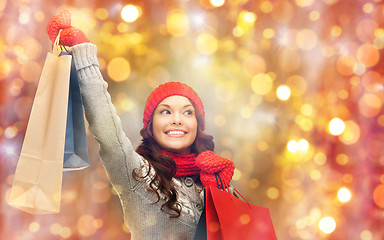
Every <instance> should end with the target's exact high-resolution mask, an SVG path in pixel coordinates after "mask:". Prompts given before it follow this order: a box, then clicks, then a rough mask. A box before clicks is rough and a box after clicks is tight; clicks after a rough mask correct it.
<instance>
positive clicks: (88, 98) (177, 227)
mask: <svg viewBox="0 0 384 240" xmlns="http://www.w3.org/2000/svg"><path fill="white" fill-rule="evenodd" d="M72 52H73V57H74V60H75V64H76V68H77V71H78V75H79V83H80V89H81V94H82V98H83V103H84V109H85V115H86V118H87V120H88V123H89V131H90V132H91V133H92V134H93V135H94V136H95V138H96V140H97V141H98V143H99V144H100V149H99V155H100V159H101V161H102V163H103V166H104V168H105V170H106V172H107V175H108V178H109V180H110V181H111V183H112V186H113V187H114V189H115V190H116V192H117V193H118V196H119V198H120V201H121V205H122V208H123V211H124V222H125V224H126V225H127V226H128V228H129V229H130V231H131V233H132V239H145V240H152V239H161V240H164V239H168V240H169V239H192V238H193V236H194V232H195V228H196V226H197V222H198V220H199V217H200V215H201V211H202V210H203V200H202V194H201V192H202V186H201V185H199V184H196V183H195V181H194V180H193V179H192V178H190V177H182V178H173V184H174V185H175V187H176V190H177V192H178V202H180V204H181V206H182V212H181V216H180V217H178V218H170V217H169V215H167V214H165V213H164V212H162V211H161V210H160V207H161V205H162V204H163V203H164V202H165V196H164V195H162V194H160V196H161V200H160V201H159V202H158V203H157V204H151V203H153V202H155V201H156V200H157V197H156V195H155V194H154V193H152V192H149V191H148V190H147V189H148V182H149V181H150V180H151V178H153V172H152V173H151V174H150V176H148V177H147V178H146V179H145V181H144V182H143V181H137V180H136V179H135V178H134V177H133V175H132V171H133V170H134V169H139V170H140V171H142V172H144V171H146V170H147V169H148V164H149V163H148V161H147V160H145V159H143V158H142V157H141V156H140V155H139V154H137V153H136V152H135V150H134V149H133V147H132V144H131V142H130V141H129V139H128V138H127V137H126V135H125V133H124V132H123V130H122V126H121V122H120V118H119V117H118V116H117V114H116V110H115V107H114V106H113V104H112V101H111V96H110V95H109V93H108V91H107V87H108V84H107V83H106V82H105V81H104V79H103V77H102V75H101V73H100V70H99V64H98V60H97V48H96V46H95V45H93V44H91V43H83V44H79V45H76V46H74V47H72Z"/></svg>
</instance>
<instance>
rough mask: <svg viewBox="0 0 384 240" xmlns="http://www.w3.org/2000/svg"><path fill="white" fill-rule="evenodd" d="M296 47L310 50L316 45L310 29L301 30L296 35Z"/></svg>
mask: <svg viewBox="0 0 384 240" xmlns="http://www.w3.org/2000/svg"><path fill="white" fill-rule="evenodd" d="M296 43H297V46H298V47H299V48H301V49H304V50H311V49H312V48H314V47H315V46H316V45H317V35H316V33H315V32H314V31H313V30H311V29H303V30H301V31H299V32H298V33H297V35H296Z"/></svg>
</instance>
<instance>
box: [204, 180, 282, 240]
mask: <svg viewBox="0 0 384 240" xmlns="http://www.w3.org/2000/svg"><path fill="white" fill-rule="evenodd" d="M238 194H239V193H238ZM239 195H240V194H239ZM205 204H206V206H205V210H206V226H207V239H208V240H216V239H223V240H226V239H230V240H236V239H242V240H244V239H252V240H255V239H260V240H270V239H271V240H277V238H276V234H275V230H274V228H273V224H272V219H271V216H270V214H269V210H268V208H265V207H260V206H256V205H253V204H250V203H248V202H243V201H242V200H240V199H239V198H237V197H235V196H233V195H232V194H231V193H229V192H226V191H223V190H220V189H218V188H216V187H212V186H209V187H207V188H206V203H205Z"/></svg>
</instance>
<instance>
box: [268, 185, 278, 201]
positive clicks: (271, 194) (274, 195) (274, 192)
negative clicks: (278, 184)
mask: <svg viewBox="0 0 384 240" xmlns="http://www.w3.org/2000/svg"><path fill="white" fill-rule="evenodd" d="M267 196H268V198H270V199H272V200H275V199H278V198H279V196H280V192H279V190H278V189H277V188H275V187H270V188H268V190H267Z"/></svg>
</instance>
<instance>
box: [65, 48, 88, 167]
mask: <svg viewBox="0 0 384 240" xmlns="http://www.w3.org/2000/svg"><path fill="white" fill-rule="evenodd" d="M61 54H62V55H68V54H70V53H68V52H65V51H62V52H61ZM88 166H89V156H88V145H87V135H86V132H85V124H84V115H83V102H82V100H81V93H80V86H79V80H78V76H77V71H76V66H75V62H74V60H73V58H72V64H71V77H70V83H69V97H68V113H67V128H66V133H65V148H64V165H63V167H64V168H63V171H70V170H81V169H84V168H86V167H88Z"/></svg>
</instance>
